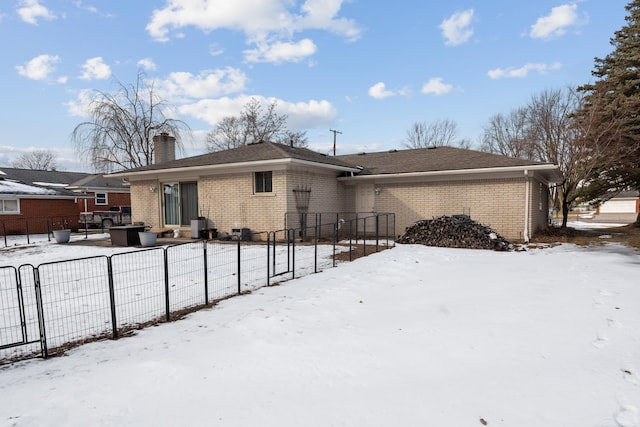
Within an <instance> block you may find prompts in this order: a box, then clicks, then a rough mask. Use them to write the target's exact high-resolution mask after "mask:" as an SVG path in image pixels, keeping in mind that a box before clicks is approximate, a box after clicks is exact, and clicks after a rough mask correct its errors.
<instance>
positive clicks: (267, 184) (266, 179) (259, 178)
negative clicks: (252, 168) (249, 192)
mask: <svg viewBox="0 0 640 427" xmlns="http://www.w3.org/2000/svg"><path fill="white" fill-rule="evenodd" d="M272 175H273V174H272V172H271V171H268V172H256V173H254V175H253V176H254V182H255V186H254V192H255V193H271V192H272V191H273V187H272V183H271V180H272Z"/></svg>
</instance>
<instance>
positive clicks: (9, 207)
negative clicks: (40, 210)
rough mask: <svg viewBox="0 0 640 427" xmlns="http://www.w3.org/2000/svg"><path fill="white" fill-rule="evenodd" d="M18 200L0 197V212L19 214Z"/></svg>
mask: <svg viewBox="0 0 640 427" xmlns="http://www.w3.org/2000/svg"><path fill="white" fill-rule="evenodd" d="M19 213H20V202H19V201H18V199H0V214H5V215H9V214H19Z"/></svg>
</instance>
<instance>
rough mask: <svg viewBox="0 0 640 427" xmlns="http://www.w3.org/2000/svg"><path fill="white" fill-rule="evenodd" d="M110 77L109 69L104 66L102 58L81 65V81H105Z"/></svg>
mask: <svg viewBox="0 0 640 427" xmlns="http://www.w3.org/2000/svg"><path fill="white" fill-rule="evenodd" d="M109 77H111V67H109V66H108V65H107V64H105V63H104V62H103V60H102V57H100V56H97V57H95V58H91V59H87V61H86V62H85V63H84V64H83V65H82V74H81V75H80V77H79V78H80V79H81V80H105V79H108V78H109Z"/></svg>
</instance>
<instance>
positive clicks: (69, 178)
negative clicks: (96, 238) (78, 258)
mask: <svg viewBox="0 0 640 427" xmlns="http://www.w3.org/2000/svg"><path fill="white" fill-rule="evenodd" d="M130 203H131V198H130V194H129V187H128V185H125V184H124V183H123V182H122V180H121V179H116V178H105V177H104V176H103V175H102V174H88V173H83V172H65V171H44V170H32V169H17V168H5V167H0V227H1V228H0V235H3V234H24V233H26V232H27V231H28V232H29V233H46V232H47V231H48V229H49V228H50V227H53V228H57V227H62V226H64V227H65V228H72V229H77V228H78V218H79V213H80V212H84V211H86V210H100V209H102V210H108V209H109V207H110V206H118V205H127V206H128V205H130ZM54 222H55V223H56V224H53V223H54Z"/></svg>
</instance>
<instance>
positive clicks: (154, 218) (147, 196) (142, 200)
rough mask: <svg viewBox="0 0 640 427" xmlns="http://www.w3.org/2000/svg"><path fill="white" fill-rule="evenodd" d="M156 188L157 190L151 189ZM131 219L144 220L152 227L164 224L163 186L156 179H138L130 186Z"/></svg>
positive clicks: (134, 220)
mask: <svg viewBox="0 0 640 427" xmlns="http://www.w3.org/2000/svg"><path fill="white" fill-rule="evenodd" d="M151 188H154V189H155V191H151V190H150V189H151ZM130 191H131V221H132V222H143V223H144V224H145V225H149V226H151V227H160V226H162V225H163V224H162V216H161V211H160V197H161V196H162V186H161V185H160V184H159V183H158V182H157V181H156V180H148V181H136V182H132V183H131V186H130Z"/></svg>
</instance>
